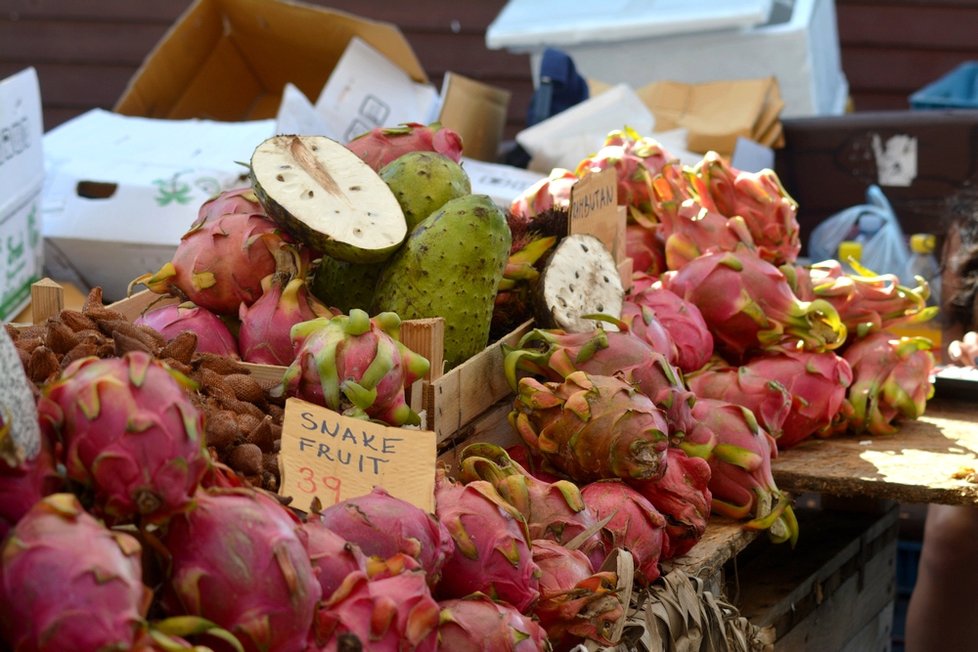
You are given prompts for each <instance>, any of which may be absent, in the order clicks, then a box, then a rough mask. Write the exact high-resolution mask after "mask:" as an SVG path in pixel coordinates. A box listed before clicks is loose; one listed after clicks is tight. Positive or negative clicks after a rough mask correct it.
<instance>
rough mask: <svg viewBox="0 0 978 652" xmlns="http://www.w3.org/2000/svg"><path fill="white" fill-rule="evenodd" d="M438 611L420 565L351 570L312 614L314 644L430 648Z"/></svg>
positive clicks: (424, 651)
mask: <svg viewBox="0 0 978 652" xmlns="http://www.w3.org/2000/svg"><path fill="white" fill-rule="evenodd" d="M440 611H441V610H440V609H439V607H438V603H437V602H435V599H434V598H432V597H431V592H430V590H429V589H428V585H427V583H426V582H425V573H424V572H423V571H422V570H420V569H415V570H412V569H405V570H404V571H403V572H400V573H397V574H391V575H386V576H381V577H376V578H374V577H370V576H369V575H368V574H367V573H362V572H355V573H351V574H350V575H349V576H347V578H346V580H344V582H343V584H342V585H341V586H340V588H338V589H337V590H336V592H335V593H333V595H332V596H331V597H330V598H329V599H328V600H326V601H325V602H324V603H323V605H322V606H321V607H320V608H319V610H318V612H317V614H316V625H315V627H316V638H317V641H319V642H320V647H318V649H320V650H322V652H341V651H343V650H351V649H356V650H370V651H371V652H434V651H435V650H436V649H437V648H438V623H439V614H440ZM344 639H346V641H350V640H351V639H352V640H355V641H356V642H358V643H359V645H360V647H347V645H348V644H349V643H344Z"/></svg>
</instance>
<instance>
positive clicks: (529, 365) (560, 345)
mask: <svg viewBox="0 0 978 652" xmlns="http://www.w3.org/2000/svg"><path fill="white" fill-rule="evenodd" d="M503 351H504V353H505V356H504V358H503V372H504V374H505V376H506V378H507V380H508V381H509V383H510V386H511V387H512V388H513V390H516V389H517V386H518V382H519V380H518V377H519V375H520V372H522V373H525V374H530V375H533V376H538V377H542V378H544V379H545V380H549V381H553V382H560V381H562V380H563V379H564V378H566V377H567V376H569V375H570V374H571V373H573V372H575V371H585V372H587V373H589V374H597V375H600V376H613V375H615V374H617V373H622V374H623V375H624V377H625V379H626V380H627V381H628V382H630V383H632V384H635V385H636V386H637V387H638V388H639V390H640V391H641V392H642V393H643V394H645V395H646V396H648V397H649V398H651V399H652V402H653V403H654V404H655V405H656V407H658V408H659V409H661V410H663V411H664V412H665V415H666V422H667V423H668V426H669V429H670V432H669V434H670V437H680V436H681V433H683V432H685V430H686V429H687V428H688V427H689V426H690V423H691V421H690V419H691V417H690V406H691V405H692V402H693V401H694V400H695V398H696V397H695V396H694V395H693V393H692V392H690V391H689V390H688V389H687V388H686V385H685V382H684V381H683V379H682V374H680V373H679V370H677V369H676V368H675V367H673V366H672V365H671V364H670V363H669V361H668V360H667V359H666V357H665V356H664V355H662V354H661V353H659V352H657V351H655V350H653V349H652V347H650V346H649V345H648V344H647V343H646V342H644V341H643V340H642V339H641V338H639V337H638V336H636V335H635V334H634V333H632V332H630V331H621V330H618V331H608V330H605V329H601V328H599V329H597V330H594V331H590V332H587V333H566V332H564V331H562V330H560V329H550V330H548V329H539V328H538V329H534V330H532V331H530V332H529V333H527V334H526V335H524V336H523V337H522V338H520V341H519V342H518V343H517V345H516V347H515V348H510V347H504V348H503Z"/></svg>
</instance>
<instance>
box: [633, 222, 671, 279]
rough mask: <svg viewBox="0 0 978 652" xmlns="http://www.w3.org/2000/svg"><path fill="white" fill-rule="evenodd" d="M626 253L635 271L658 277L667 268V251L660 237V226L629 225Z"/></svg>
mask: <svg viewBox="0 0 978 652" xmlns="http://www.w3.org/2000/svg"><path fill="white" fill-rule="evenodd" d="M625 253H626V254H627V255H628V257H629V258H631V259H632V267H633V269H634V271H636V272H641V273H643V274H648V275H649V276H652V277H658V276H659V274H661V273H662V272H664V271H665V270H666V269H667V268H666V250H665V246H664V245H663V243H662V241H661V240H660V239H659V236H658V225H655V224H653V225H650V226H644V225H642V224H635V223H632V224H629V225H627V226H626V227H625Z"/></svg>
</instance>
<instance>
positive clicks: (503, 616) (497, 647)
mask: <svg viewBox="0 0 978 652" xmlns="http://www.w3.org/2000/svg"><path fill="white" fill-rule="evenodd" d="M438 606H439V607H440V608H441V617H440V624H439V625H438V648H439V649H440V650H451V651H452V652H544V651H545V650H549V649H550V647H549V645H548V644H547V633H546V631H545V630H544V629H543V628H542V627H540V625H539V624H538V623H537V622H536V621H535V620H533V619H532V618H530V617H529V616H525V615H523V614H522V613H520V611H519V610H518V609H516V607H513V606H511V605H508V604H506V603H505V602H496V601H494V600H492V599H491V598H489V597H488V596H486V595H482V594H478V593H475V594H472V595H470V596H468V597H466V598H464V599H455V600H442V601H441V602H439V603H438Z"/></svg>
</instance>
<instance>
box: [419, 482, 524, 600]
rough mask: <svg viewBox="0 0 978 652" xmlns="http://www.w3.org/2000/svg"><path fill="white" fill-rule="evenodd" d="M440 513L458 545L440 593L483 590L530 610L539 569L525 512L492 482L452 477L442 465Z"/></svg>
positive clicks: (438, 496) (437, 492) (452, 595)
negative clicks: (460, 481) (506, 499)
mask: <svg viewBox="0 0 978 652" xmlns="http://www.w3.org/2000/svg"><path fill="white" fill-rule="evenodd" d="M435 512H436V515H437V517H438V520H439V521H441V523H442V525H444V526H445V527H446V528H447V529H448V531H449V532H450V533H451V535H452V539H454V541H455V549H454V552H453V553H452V555H451V556H450V557H449V558H448V560H447V561H446V562H445V566H444V568H443V569H442V579H441V581H440V582H439V583H438V587H437V594H438V596H439V597H441V598H442V599H446V598H463V597H465V596H467V595H469V594H470V593H474V592H480V593H484V594H486V595H488V596H490V597H491V598H493V599H496V600H502V601H504V602H506V603H508V604H511V605H513V606H514V607H516V608H517V609H518V610H519V611H521V612H522V611H526V610H527V609H528V608H529V607H530V606H531V605H532V604H533V603H534V602H536V599H537V597H538V596H539V591H538V588H537V587H538V585H539V579H538V575H539V569H537V567H536V564H534V563H533V556H532V554H531V553H530V544H529V536H530V533H529V530H528V529H527V526H526V521H525V520H523V515H522V514H520V513H519V512H518V511H516V508H514V507H513V506H512V505H510V504H509V503H507V502H506V501H505V500H503V498H502V496H500V495H499V493H498V492H497V491H496V489H495V487H493V486H492V485H491V484H490V483H488V482H486V481H484V480H473V481H472V482H468V483H466V484H459V483H455V482H453V481H452V480H450V479H449V478H448V477H447V476H446V475H445V473H444V471H443V470H442V469H439V472H438V476H437V482H436V484H435Z"/></svg>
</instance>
